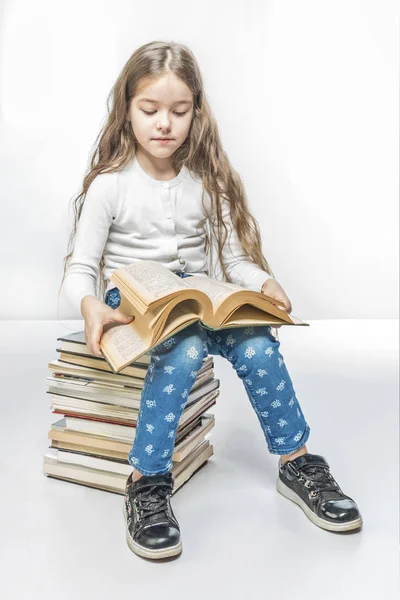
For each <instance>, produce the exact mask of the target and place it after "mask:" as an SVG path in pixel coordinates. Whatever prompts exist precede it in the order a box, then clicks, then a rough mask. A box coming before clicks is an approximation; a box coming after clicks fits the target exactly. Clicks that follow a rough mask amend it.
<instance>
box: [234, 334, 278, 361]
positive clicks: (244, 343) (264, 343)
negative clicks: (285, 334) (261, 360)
mask: <svg viewBox="0 0 400 600" xmlns="http://www.w3.org/2000/svg"><path fill="white" fill-rule="evenodd" d="M254 329H255V332H254V334H253V335H252V336H249V337H247V336H246V337H245V338H243V339H240V340H239V342H238V350H239V352H242V353H243V354H245V355H246V356H247V354H248V353H249V352H251V351H254V352H255V353H256V354H257V353H260V352H263V353H265V354H268V353H272V351H273V350H277V349H278V348H279V346H280V341H279V340H277V339H276V338H275V336H274V335H273V334H272V333H271V330H270V327H255V328H254ZM249 347H250V348H249Z"/></svg>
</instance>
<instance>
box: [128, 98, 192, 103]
mask: <svg viewBox="0 0 400 600" xmlns="http://www.w3.org/2000/svg"><path fill="white" fill-rule="evenodd" d="M138 102H153V103H154V104H157V103H158V100H152V99H151V98H139V100H138ZM174 104H191V102H190V100H178V101H177V102H174Z"/></svg>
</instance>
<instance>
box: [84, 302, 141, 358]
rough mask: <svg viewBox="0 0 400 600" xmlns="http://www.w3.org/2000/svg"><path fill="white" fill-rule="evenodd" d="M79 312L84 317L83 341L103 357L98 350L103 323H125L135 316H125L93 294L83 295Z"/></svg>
mask: <svg viewBox="0 0 400 600" xmlns="http://www.w3.org/2000/svg"><path fill="white" fill-rule="evenodd" d="M81 313H82V317H83V318H84V319H85V342H86V345H87V347H88V350H89V352H91V353H92V354H94V355H95V356H99V357H101V358H104V357H103V355H102V354H101V352H100V340H101V336H102V334H103V325H105V324H106V323H121V324H124V325H127V324H128V323H131V322H132V321H133V320H134V318H135V317H133V316H130V317H129V316H127V315H124V314H123V313H121V312H120V311H119V310H118V309H113V308H111V307H110V306H108V305H107V304H105V303H104V302H102V301H101V300H98V298H95V296H84V297H83V298H82V301H81Z"/></svg>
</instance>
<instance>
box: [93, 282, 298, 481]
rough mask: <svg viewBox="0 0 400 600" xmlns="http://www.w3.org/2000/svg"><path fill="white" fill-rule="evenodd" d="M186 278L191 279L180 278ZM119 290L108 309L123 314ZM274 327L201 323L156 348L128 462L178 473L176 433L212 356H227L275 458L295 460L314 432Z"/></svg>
mask: <svg viewBox="0 0 400 600" xmlns="http://www.w3.org/2000/svg"><path fill="white" fill-rule="evenodd" d="M176 275H178V276H180V277H190V276H191V274H190V273H181V272H177V273H176ZM120 301H121V298H120V295H119V290H118V288H116V287H115V288H112V289H110V290H108V292H107V293H106V295H105V303H106V304H107V305H108V306H111V308H113V309H115V308H118V306H119V304H120ZM279 346H280V342H279V341H278V340H277V339H276V338H275V337H274V336H273V335H272V333H271V327H270V326H256V327H236V328H232V329H220V330H217V331H212V330H209V329H207V328H205V327H202V326H201V324H200V323H199V321H196V322H195V323H192V324H191V325H189V327H186V328H185V329H181V330H180V331H179V332H178V333H177V334H175V335H173V336H171V337H170V338H169V339H167V340H165V341H164V342H161V343H160V344H158V345H157V346H155V347H154V348H152V349H151V350H150V351H149V352H148V353H147V354H148V355H149V356H151V360H150V364H149V367H148V370H147V373H146V376H145V379H144V383H143V390H142V395H141V401H140V408H139V415H138V420H137V424H136V436H135V439H134V443H133V446H132V449H131V451H130V453H129V455H128V462H129V464H131V465H132V466H133V467H134V468H135V469H136V470H137V471H139V472H140V473H142V475H156V474H157V475H158V474H164V473H168V471H170V470H171V468H172V455H173V452H174V445H175V437H176V430H177V428H178V423H179V420H180V417H181V415H182V412H183V410H184V408H185V404H186V402H187V400H186V399H187V397H188V395H189V392H190V389H191V387H192V385H193V383H194V382H195V380H196V375H197V372H198V371H199V369H200V368H201V367H202V365H203V358H206V357H207V356H208V354H213V355H217V356H223V357H224V358H226V359H227V360H228V361H229V362H230V363H231V364H232V368H233V369H234V370H235V371H236V373H237V375H238V377H239V379H241V380H242V382H243V385H244V387H245V390H246V393H247V396H248V398H249V400H250V402H251V405H252V407H253V409H254V411H255V413H256V415H257V417H258V420H259V422H260V425H261V428H262V430H263V432H264V436H265V439H266V442H267V446H268V450H269V452H270V453H271V454H279V455H282V454H291V453H292V452H294V451H296V450H298V449H299V448H301V447H302V446H304V444H305V443H306V442H307V440H308V438H309V435H310V427H309V425H308V423H307V422H306V420H305V418H304V415H303V413H302V410H301V408H300V405H299V402H298V400H297V398H296V394H295V391H294V389H293V385H292V381H291V379H290V376H289V373H288V371H287V369H286V365H285V363H284V360H283V357H282V355H281V354H280V352H279Z"/></svg>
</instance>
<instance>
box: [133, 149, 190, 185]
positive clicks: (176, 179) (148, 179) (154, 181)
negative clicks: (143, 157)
mask: <svg viewBox="0 0 400 600" xmlns="http://www.w3.org/2000/svg"><path fill="white" fill-rule="evenodd" d="M131 168H132V171H133V172H134V173H136V174H137V175H138V176H139V177H140V178H141V179H142V181H143V182H144V183H147V185H150V186H152V187H156V188H162V189H170V188H173V187H175V186H176V185H179V184H180V183H181V181H182V180H183V179H184V178H185V177H186V176H187V173H188V169H187V167H185V165H183V166H182V168H181V170H180V171H179V173H178V175H177V176H176V177H174V178H173V179H170V180H169V181H159V180H157V179H153V177H150V175H148V173H146V171H144V169H143V168H142V167H141V166H140V163H139V161H138V160H137V159H136V156H134V157H133V159H132V162H131Z"/></svg>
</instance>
